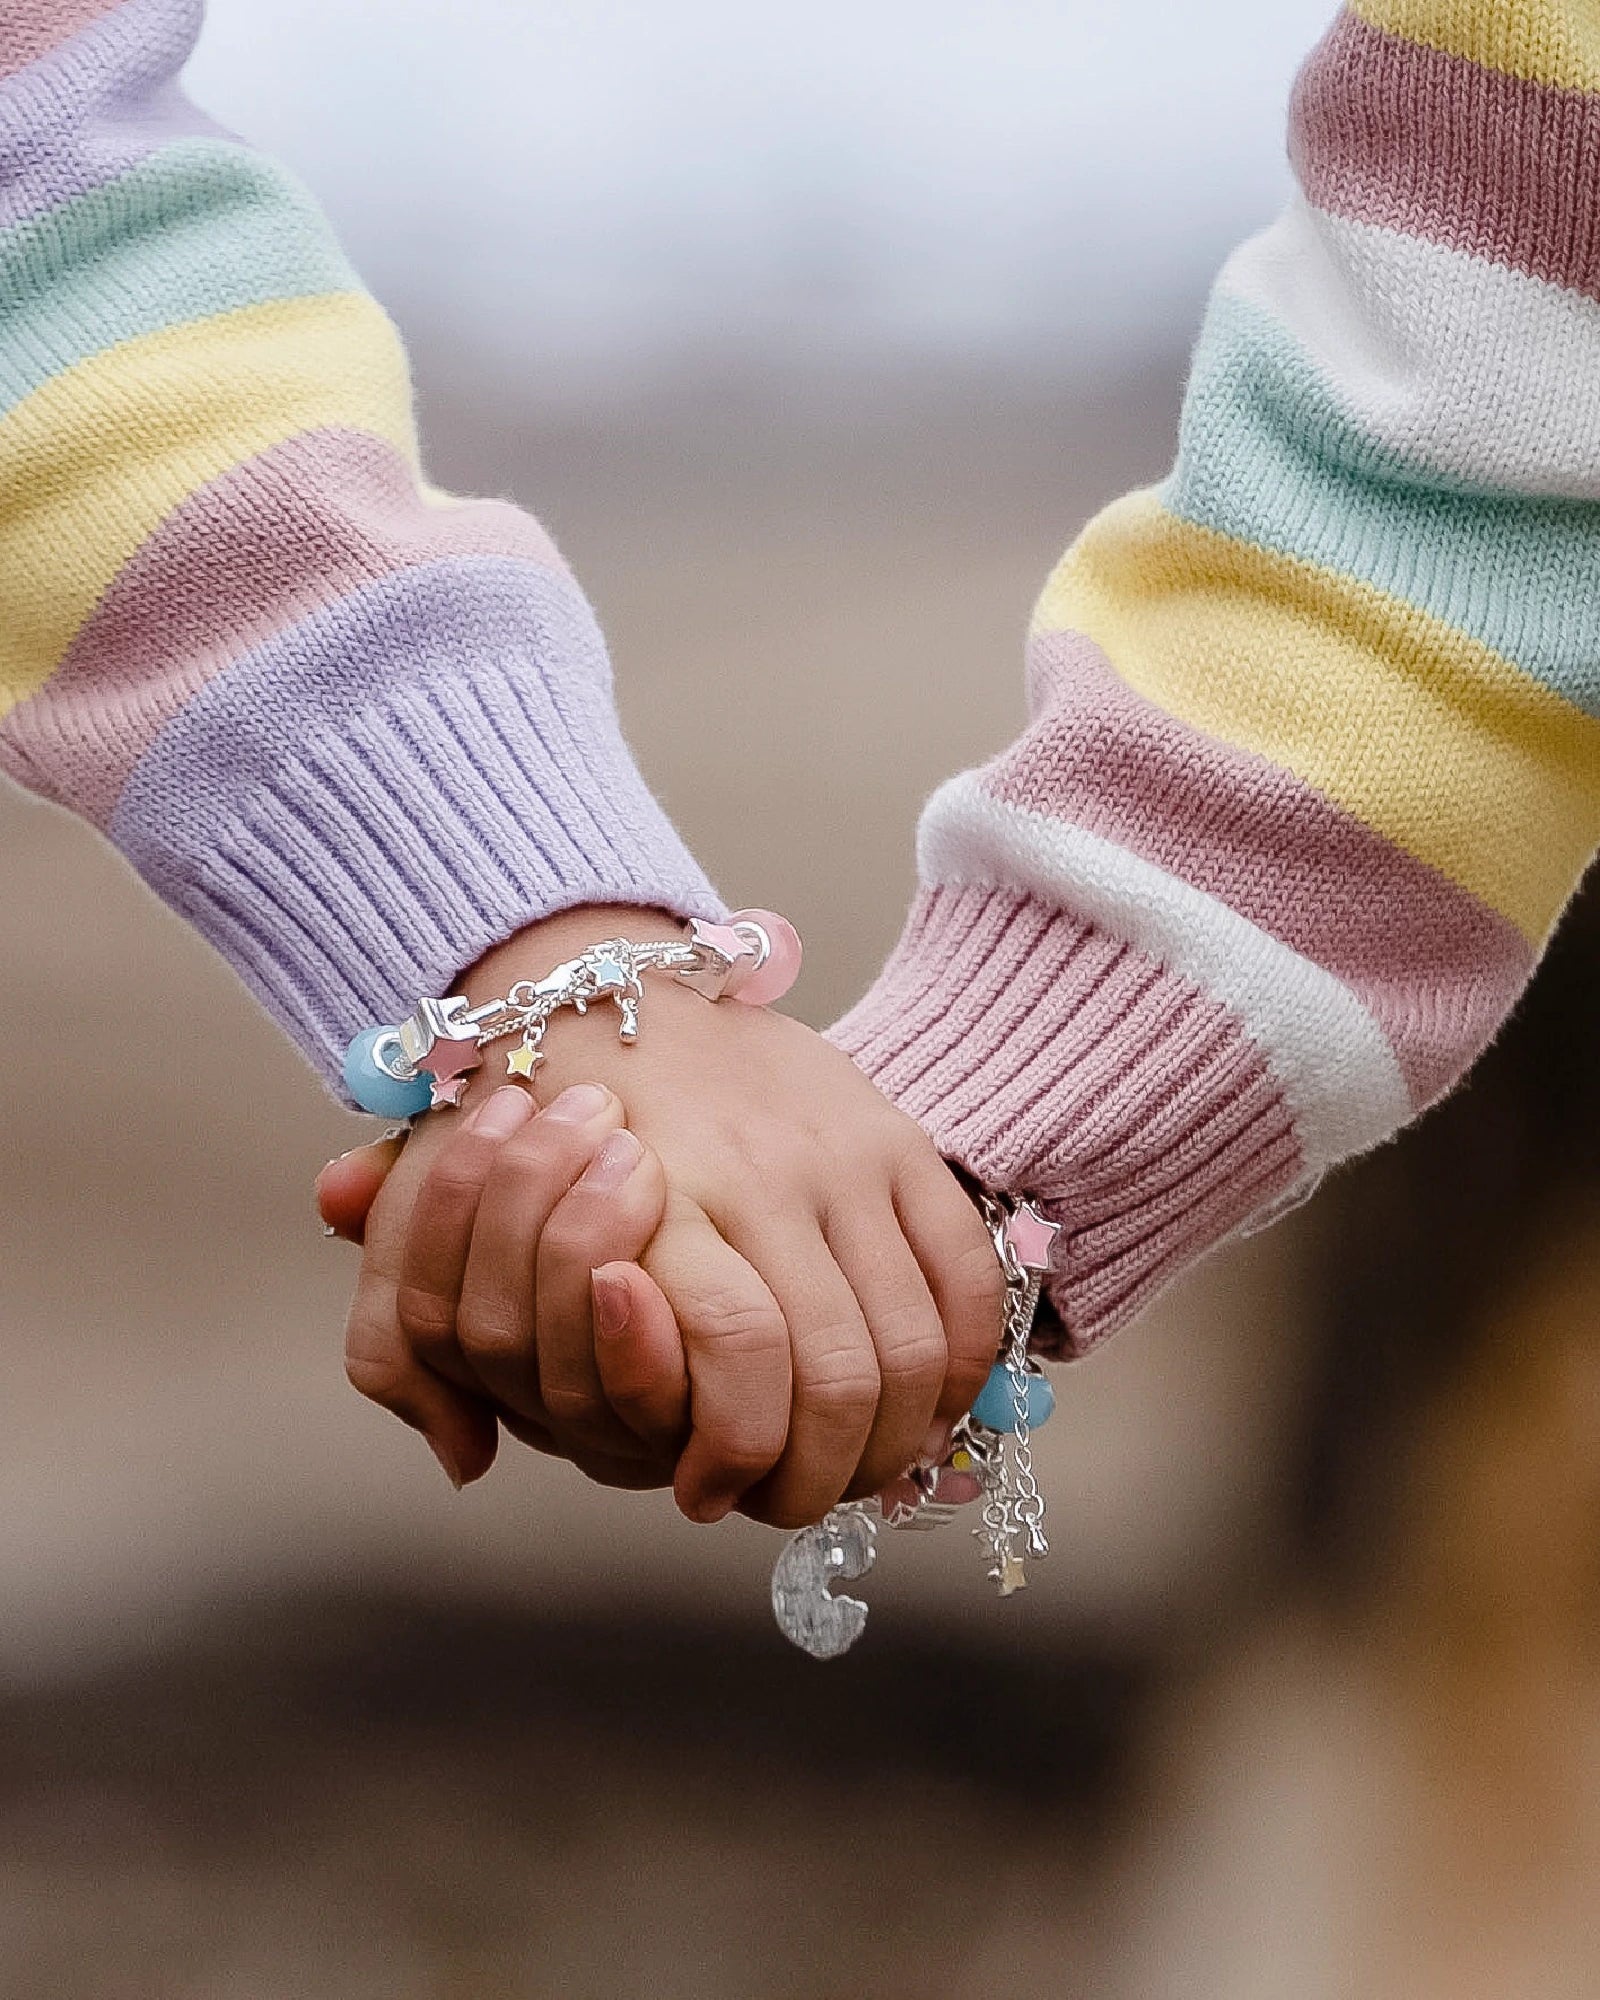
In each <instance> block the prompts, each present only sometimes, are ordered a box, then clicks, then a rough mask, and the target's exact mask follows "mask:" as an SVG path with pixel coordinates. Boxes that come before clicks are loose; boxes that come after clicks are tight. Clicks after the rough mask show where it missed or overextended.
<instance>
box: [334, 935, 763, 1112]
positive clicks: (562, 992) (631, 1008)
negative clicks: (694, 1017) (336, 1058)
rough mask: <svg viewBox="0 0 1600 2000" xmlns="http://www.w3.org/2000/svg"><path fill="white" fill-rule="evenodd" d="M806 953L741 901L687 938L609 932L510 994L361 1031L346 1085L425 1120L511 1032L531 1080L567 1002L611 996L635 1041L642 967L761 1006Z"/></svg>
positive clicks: (438, 1006)
mask: <svg viewBox="0 0 1600 2000" xmlns="http://www.w3.org/2000/svg"><path fill="white" fill-rule="evenodd" d="M800 960H801V946H800V939H799V936H798V934H797V933H796V931H795V929H794V926H793V925H792V924H790V923H789V922H788V921H787V920H786V919H785V918H783V917H780V916H778V915H777V914H776V912H774V911H772V910H741V911H739V912H738V913H737V914H736V915H735V916H732V917H730V918H729V919H728V921H727V922H726V923H725V924H713V923H707V922H705V921H704V920H702V919H696V920H695V922H694V923H692V924H691V925H690V927H689V935H688V936H687V937H686V938H659V939H653V940H651V941H649V942H647V943H644V944H635V943H633V942H632V941H631V940H629V939H627V938H607V939H605V940H604V942H602V943H600V944H592V945H590V946H588V947H587V949H586V950H584V951H582V952H580V953H579V954H578V956H577V957H576V958H569V959H568V960H567V961H566V962H565V963H564V964H562V965H558V966H557V967H556V968H555V970H554V971H553V972H551V973H549V974H547V975H546V977H545V978H543V979H522V980H519V981H518V982H517V984H516V985H515V986H513V987H512V989H511V991H510V992H509V993H508V994H507V995H506V997H505V998H504V999H503V1000H490V1001H487V1002H485V1004H484V1005H483V1006H481V1007H474V1006H472V1005H471V1003H470V1002H469V1001H467V1000H465V999H463V998H461V997H460V995H456V996H454V997H452V998H450V999H447V1000H423V1001H420V1002H419V1003H418V1005H417V1007H416V1010H415V1011H414V1012H413V1013H412V1014H410V1015H408V1016H407V1018H406V1019H405V1020H404V1021H402V1022H401V1023H400V1024H399V1026H398V1027H393V1028H368V1029H366V1030H365V1032H364V1033H362V1034H359V1035H357V1036H356V1038H355V1040H354V1041H353V1042H352V1043H351V1044H350V1047H349V1049H348V1051H347V1052H346V1055H345V1064H344V1082H345V1088H346V1089H347V1090H348V1091H349V1092H350V1095H351V1096H352V1097H353V1098H354V1099H355V1101H356V1103H357V1104H359V1105H360V1106H361V1107H362V1109H363V1110H365V1111H371V1112H373V1113H374V1114H376V1116H378V1117H380V1118H416V1117H420V1116H421V1115H422V1113H423V1112H425V1111H437V1110H438V1109H440V1107H441V1106H445V1105H456V1104H459V1103H460V1102H461V1097H462V1093H463V1091H464V1090H465V1089H466V1086H467V1078H468V1077H469V1076H470V1075H471V1074H472V1072H473V1071H474V1070H476V1069H478V1068H481V1066H482V1063H483V1050H484V1048H485V1047H486V1046H487V1045H488V1044H489V1043H490V1042H496V1041H501V1040H503V1039H504V1038H505V1037H507V1036H509V1035H518V1036H520V1037H521V1045H520V1047H518V1048H516V1049H514V1050H513V1051H512V1053H511V1054H510V1056H508V1057H507V1059H506V1070H507V1073H508V1074H509V1075H511V1076H516V1077H521V1078H522V1079H523V1081H524V1082H527V1081H529V1080H530V1079H531V1078H532V1077H533V1075H534V1073H535V1072H536V1071H537V1069H538V1068H539V1065H540V1064H541V1063H542V1062H544V1061H545V1053H544V1037H545V1030H546V1028H547V1027H548V1026H549V1023H550V1021H551V1019H552V1017H553V1016H554V1015H556V1014H558V1013H560V1012H561V1010H562V1009H563V1008H566V1007H570V1008H572V1009H573V1010H574V1011H575V1012H576V1013H579V1014H586V1013H587V1012H588V1011H589V1009H590V1007H592V1006H594V1005H595V1004H596V1003H598V1002H600V1001H610V1002H611V1003H612V1004H613V1005H614V1006H615V1007H616V1009H617V1012H618V1013H619V1015H620V1016H621V1021H620V1023H619V1027H618V1033H619V1035H620V1036H621V1038H622V1040H623V1041H625V1042H633V1041H637V1040H638V1036H639V1010H640V1006H641V1003H642V1002H643V999H644V990H645V989H644V974H645V973H647V972H668V973H671V974H673V975H674V976H675V977H676V978H677V979H678V981H679V982H680V983H681V984H682V985H685V986H691V987H693V988H694V989H695V991H696V992H698V993H701V994H703V995H704V996H705V998H706V999H708V1000H741V1001H744V1002H745V1003H747V1004H748V1005H750V1006H756V1007H761V1006H766V1005H767V1004H768V1003H769V1002H771V1001H773V1000H779V999H781V998H782V997H783V995H784V994H785V993H787V992H788V990H789V988H790V987H791V986H792V985H793V984H794V982H795V979H796V977H797V976H798V974H799V971H800Z"/></svg>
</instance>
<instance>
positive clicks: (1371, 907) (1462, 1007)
mask: <svg viewBox="0 0 1600 2000" xmlns="http://www.w3.org/2000/svg"><path fill="white" fill-rule="evenodd" d="M1030 671H1031V674H1032V676H1033V682H1034V704H1035V710H1036V712H1039V713H1040V719H1039V720H1038V721H1037V722H1035V723H1034V725H1033V726H1032V728H1030V729H1029V730H1028V732H1027V733H1026V735H1025V736H1024V737H1023V738H1022V740H1021V742H1020V743H1019V744H1017V745H1016V747H1015V748H1014V749H1012V750H1010V751H1008V752H1007V753H1006V754H1005V756H1004V757H1003V758H1001V759H1000V760H999V761H998V763H996V764H995V765H994V766H993V767H992V769H991V770H990V772H989V773H987V774H986V777H985V785H986V787H987V789H988V790H990V791H991V792H992V793H993V794H994V795H995V796H996V797H998V798H1001V799H1004V800H1006V801H1007V802H1008V803H1010V804H1012V805H1017V806H1023V807H1026V808H1028V809H1030V810H1032V811H1035V812H1040V813H1046V814H1048V815H1049V816H1050V817H1052V818H1054V819H1058V820H1064V821H1070V822H1071V823H1072V824H1074V825H1076V826H1080V827H1083V828H1085V829H1086V830H1087V831H1089V832H1090V833H1094V834H1097V835H1099V836H1100V837H1101V838H1102V839H1105V840H1109V841H1114V842H1115V843H1116V844H1117V845H1118V846H1119V847H1125V848H1128V849H1129V850H1130V851H1131V852H1133V853H1135V854H1138V855H1140V856H1142V857H1143V858H1144V859H1145V860H1147V861H1150V862H1153V863H1154V864H1155V866H1157V867H1158V868H1163V869H1165V870H1166V871H1167V873H1168V874H1171V875H1175V876H1178V877H1179V878H1180V879H1181V880H1183V881H1185V882H1188V883H1191V884H1192V885H1193V886H1194V887H1195V888H1197V889H1202V890H1204V891H1205V892H1206V893H1207V894H1208V895H1212V896H1215V897H1216V898H1217V899H1218V900H1219V901H1221V902H1224V903H1227V904H1228V905H1229V907H1230V908H1232V909H1235V910H1237V911H1238V912H1239V913H1240V915H1242V916H1244V917H1247V918H1248V919H1249V920H1250V921H1251V922H1252V923H1253V924H1256V925H1258V926H1259V927H1260V928H1261V929H1262V930H1264V931H1266V932H1268V933H1269V934H1270V935H1271V936H1273V937H1275V938H1278V939H1279V940H1281V942H1283V943H1284V944H1286V945H1288V946H1289V947H1290V949H1291V950H1294V951H1297V952H1299V953H1301V955H1302V956H1303V957H1306V958H1309V959H1311V960H1313V961H1314V962H1315V963H1316V964H1318V965H1320V966H1323V967H1324V968H1325V969H1326V970H1327V971H1329V972H1331V973H1333V975H1334V976H1335V977H1336V978H1338V979H1341V980H1343V982H1344V983H1345V985H1347V986H1348V987H1349V988H1350V989H1351V990H1352V992H1354V993H1355V994H1356V995H1357V996H1358V997H1359V998H1360V1000H1361V1001H1362V1003H1363V1005H1365V1006H1366V1008H1367V1009H1368V1011H1369V1012H1370V1013H1371V1014H1372V1015H1373V1016H1374V1018H1375V1019H1376V1020H1377V1021H1378V1022H1379V1024H1380V1025H1381V1026H1382V1028H1383V1030H1384V1032H1385V1033H1386V1034H1387V1035H1388V1037H1389V1040H1390V1042H1391V1043H1392V1045H1393V1047H1394V1051H1395V1057H1396V1060H1397V1061H1398V1062H1399V1064H1400V1068H1401V1071H1402V1074H1403V1075H1404V1077H1405V1079H1406V1084H1407V1086H1408V1088H1409V1089H1410V1091H1411V1095H1412V1098H1413V1100H1414V1102H1415V1103H1416V1105H1417V1106H1418V1108H1419V1109H1420V1108H1421V1107H1422V1106H1423V1105H1425V1104H1429V1103H1431V1102H1432V1101H1433V1100H1434V1098H1436V1097H1437V1096H1438V1095H1439V1094H1440V1093H1441V1092H1442V1091H1444V1090H1446V1089H1448V1088H1449V1087H1450V1085H1451V1084H1452V1083H1454V1082H1455V1081H1456V1079H1457V1078H1458V1077H1459V1076H1460V1075H1461V1073H1462V1071H1463V1070H1464V1069H1465V1068H1466V1066H1467V1064H1468V1062H1469V1060H1470V1059H1471V1058H1472V1057H1474V1056H1475V1055H1477V1054H1478V1052H1479V1051H1480V1050H1481V1049H1483V1048H1484V1047H1486V1046H1487V1044H1488V1042H1489V1040H1490V1037H1491V1036H1492V1035H1493V1034H1494V1032H1495V1030H1496V1028H1497V1027H1498V1025H1499V1023H1500V1022H1501V1021H1502V1020H1503V1019H1504V1017H1505V1015H1506V1013H1507V1012H1508V1011H1509V1009H1510V1008H1511V1006H1512V1005H1513V1003H1514V1002H1515V1000H1516V998H1517V996H1518V994H1519V993H1520V992H1521V991H1522V988H1523V987H1524V986H1525V985H1526V983H1527V979H1528V975H1529V973H1530V972H1531V970H1532V965H1533V959H1532V954H1531V953H1530V951H1529V948H1528V945H1527V943H1526V941H1525V940H1524V938H1523V937H1522V936H1521V934H1520V932H1518V931H1517V930H1516V929H1515V928H1514V927H1513V926H1512V925H1510V924H1509V923H1507V922H1506V921H1505V919H1504V918H1502V917H1500V916H1498V915H1497V914H1496V913H1495V912H1494V911H1492V910H1490V909H1488V908H1486V907H1485V906H1484V905H1483V904H1482V903H1480V902H1478V901H1477V899H1476V898H1475V897H1473V896H1471V895H1469V894H1468V893H1467V891H1466V890H1464V889H1461V888H1458V887H1457V886H1456V885H1455V884H1454V883H1452V882H1450V881H1447V880H1446V879H1445V877H1443V876H1442V875H1439V874H1437V873H1435V872H1434V871H1433V870H1432V869H1431V868H1428V867H1426V866H1425V865H1424V864H1423V863H1422V862H1420V861H1417V860H1415V859H1414V858H1413V857H1412V856H1411V855H1409V854H1407V853H1405V852H1404V850H1403V849H1401V848H1398V847H1396V846H1394V845H1393V844H1392V843H1391V842H1389V841H1387V840H1385V839H1383V838H1382V837H1381V836H1380V835H1379V834H1376V833H1374V832H1373V831H1372V830H1371V829H1370V828H1369V827H1366V826H1364V825H1363V824H1362V823H1361V822H1360V821H1359V820H1357V819H1355V818H1354V817H1353V816H1352V815H1351V814H1349V813H1347V812H1345V811H1344V810H1343V809H1341V808H1340V807H1339V806H1336V805H1334V804H1333V803H1332V802H1331V801H1330V800H1328V799H1326V798H1324V797H1323V796H1322V795H1321V794H1320V793H1318V792H1315V791H1312V790H1311V789H1310V788H1309V787H1308V786H1305V785H1303V784H1301V783H1300V782H1299V780H1298V779H1296V778H1294V777H1292V776H1290V775H1289V774H1288V773H1287V772H1285V771H1281V770H1279V769H1278V768H1277V767H1276V766H1275V765H1273V764H1270V763H1268V762H1267V760H1266V759H1265V758H1261V757H1257V756H1255V755H1253V754H1252V753H1251V752H1249V751H1245V750H1241V749H1238V748H1236V747H1235V746H1234V745H1232V744H1230V743H1226V742H1223V741H1222V740H1221V739H1220V738H1217V737H1211V736H1206V735H1203V734H1202V733H1201V732H1200V731H1198V730H1195V729H1191V728H1189V727H1188V726H1187V725H1186V724H1185V723H1182V722H1179V721H1178V720H1177V719H1176V718H1174V717H1173V716H1170V715H1168V714H1166V713H1165V711H1164V710H1162V709H1160V708H1158V707H1157V706H1156V705H1155V704H1154V703H1153V702H1149V701H1146V700H1145V699H1144V698H1143V697H1142V696H1141V695H1138V694H1135V693H1134V692H1133V690H1132V689H1131V688H1129V687H1128V685H1127V684H1126V682H1125V681H1123V680H1122V678H1121V677H1120V676H1119V675H1118V673H1117V672H1116V669H1115V668H1114V667H1113V666H1112V664H1111V662H1110V661H1109V660H1108V659H1107V658H1106V656H1105V654H1104V653H1103V652H1102V651H1101V650H1100V648H1099V647H1098V646H1096V645H1095V644H1093V642H1092V641H1090V640H1088V639H1085V638H1083V637H1082V636H1081V635H1080V634H1077V633H1073V632H1064V633H1052V634H1049V635H1047V636H1045V637H1043V638H1041V639H1036V640H1035V641H1034V643H1033V647H1032V650H1031V655H1030Z"/></svg>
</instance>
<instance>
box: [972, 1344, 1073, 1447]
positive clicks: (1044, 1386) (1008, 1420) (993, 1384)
mask: <svg viewBox="0 0 1600 2000" xmlns="http://www.w3.org/2000/svg"><path fill="white" fill-rule="evenodd" d="M1055 1413H1056V1392H1055V1390H1054V1389H1052V1388H1051V1386H1050V1384H1049V1383H1048V1382H1047V1381H1046V1380H1045V1378H1044V1376H1042V1375H1030V1376H1029V1377H1028V1428H1029V1430H1030V1431H1037V1430H1042V1429H1043V1428H1044V1426H1045V1425H1046V1424H1047V1423H1049V1421H1050V1419H1051V1418H1052V1417H1053V1416H1054V1415H1055ZM972 1414H973V1417H974V1419H975V1420H976V1421H977V1422H978V1423H980V1424H982V1425H983V1427H984V1429H985V1430H991V1431H1001V1432H1003V1433H1004V1434H1005V1435H1006V1436H1008V1437H1009V1436H1010V1434H1011V1432H1012V1431H1014V1430H1015V1429H1016V1427H1017V1406H1016V1401H1015V1399H1014V1398H1013V1396H1012V1394H1011V1377H1010V1375H1009V1374H1008V1373H1007V1372H1006V1370H1005V1369H1004V1368H1002V1367H1001V1366H1000V1365H999V1363H998V1362H997V1363H996V1364H995V1366H994V1367H993V1368H991V1369H990V1370H989V1379H988V1381H987V1382H985V1383H984V1385H983V1388H982V1389H981V1390H980V1391H979V1393H978V1400H977V1401H976V1402H975V1403H974V1404H973V1406H972Z"/></svg>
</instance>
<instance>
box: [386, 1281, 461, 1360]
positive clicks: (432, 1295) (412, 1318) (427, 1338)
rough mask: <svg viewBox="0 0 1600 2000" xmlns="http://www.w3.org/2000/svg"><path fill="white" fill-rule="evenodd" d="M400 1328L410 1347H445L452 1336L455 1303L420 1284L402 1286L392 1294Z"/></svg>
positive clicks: (432, 1348) (453, 1332)
mask: <svg viewBox="0 0 1600 2000" xmlns="http://www.w3.org/2000/svg"><path fill="white" fill-rule="evenodd" d="M395 1316H396V1318H397V1319H398V1320H399V1322H400V1330H401V1332H402V1333H404V1334H405V1336H406V1338H407V1339H408V1340H409V1341H410V1342H411V1343H412V1345H413V1346H414V1347H418V1348H423V1349H428V1350H436V1349H438V1348H441V1347H448V1346H450V1345H451V1344H452V1342H453V1341H454V1340H455V1335H456V1302H455V1300H454V1299H449V1298H444V1297H442V1296H441V1295H440V1294H439V1293H438V1292H430V1291H427V1290H425V1289H424V1288H423V1287H422V1286H420V1285H402V1286H401V1288H400V1290H399V1291H398V1292H397V1293H396V1295H395Z"/></svg>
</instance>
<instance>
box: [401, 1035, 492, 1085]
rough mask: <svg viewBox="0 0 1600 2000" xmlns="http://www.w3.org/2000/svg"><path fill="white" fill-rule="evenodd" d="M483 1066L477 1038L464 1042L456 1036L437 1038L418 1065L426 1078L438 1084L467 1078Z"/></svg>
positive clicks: (471, 1037)
mask: <svg viewBox="0 0 1600 2000" xmlns="http://www.w3.org/2000/svg"><path fill="white" fill-rule="evenodd" d="M482 1066H483V1056H482V1054H481V1053H480V1051H479V1048H478V1043H477V1038H476V1036H468V1037H467V1038H466V1039H465V1040H462V1039H460V1038H458V1037H456V1036H454V1035H437V1036H435V1038H434V1041H433V1045H432V1047H431V1048H430V1049H429V1050H428V1053H427V1054H426V1055H425V1056H424V1057H423V1058H422V1060H421V1062H419V1063H418V1064H417V1068H418V1070H419V1071H421V1073H422V1074H423V1075H424V1076H431V1077H432V1078H433V1079H434V1080H435V1082H437V1083H448V1082H449V1081H450V1079H451V1078H452V1077H456V1076H466V1075H468V1074H470V1072H471V1071H473V1070H475V1069H481V1068H482Z"/></svg>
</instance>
